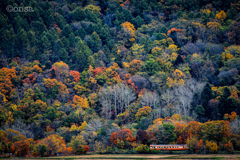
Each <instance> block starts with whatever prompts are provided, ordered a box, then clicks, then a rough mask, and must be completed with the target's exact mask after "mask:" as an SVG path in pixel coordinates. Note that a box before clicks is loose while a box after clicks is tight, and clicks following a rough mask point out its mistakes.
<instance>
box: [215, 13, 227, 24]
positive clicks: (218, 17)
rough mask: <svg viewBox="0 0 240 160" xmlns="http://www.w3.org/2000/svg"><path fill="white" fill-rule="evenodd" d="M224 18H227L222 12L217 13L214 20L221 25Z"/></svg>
mask: <svg viewBox="0 0 240 160" xmlns="http://www.w3.org/2000/svg"><path fill="white" fill-rule="evenodd" d="M226 17H227V16H226V13H225V12H224V11H220V12H217V14H216V17H215V19H216V20H219V21H221V22H222V23H223V22H224V20H225V19H226Z"/></svg>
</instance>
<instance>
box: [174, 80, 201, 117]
mask: <svg viewBox="0 0 240 160" xmlns="http://www.w3.org/2000/svg"><path fill="white" fill-rule="evenodd" d="M204 85H205V83H203V82H198V81H196V80H194V79H190V80H188V81H186V82H185V84H184V85H180V86H178V87H176V88H174V90H173V92H174V95H175V97H176V99H177V105H176V106H177V107H179V108H180V110H181V111H180V112H181V113H182V115H184V116H189V115H190V109H191V102H192V99H193V96H194V94H196V93H197V94H200V93H201V92H202V90H203V87H204Z"/></svg>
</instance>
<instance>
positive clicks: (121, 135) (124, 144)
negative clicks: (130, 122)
mask: <svg viewBox="0 0 240 160" xmlns="http://www.w3.org/2000/svg"><path fill="white" fill-rule="evenodd" d="M135 140H136V138H134V137H133V135H132V131H131V130H130V129H127V128H125V129H122V130H120V131H117V132H113V133H112V134H111V137H110V142H111V143H112V144H113V146H116V147H118V148H121V149H127V148H132V142H134V141H135Z"/></svg>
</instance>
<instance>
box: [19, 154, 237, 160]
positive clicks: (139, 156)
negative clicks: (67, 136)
mask: <svg viewBox="0 0 240 160" xmlns="http://www.w3.org/2000/svg"><path fill="white" fill-rule="evenodd" d="M31 159H33V158H31ZM36 159H45V160H53V159H61V160H69V159H74V160H75V159H79V160H84V159H91V160H99V159H100V160H104V159H105V160H114V159H121V160H127V159H136V160H141V159H147V160H151V159H179V160H180V159H205V160H206V159H231V160H237V159H240V154H206V155H205V154H181V155H180V154H179V155H177V154H176V155H171V154H166V155H159V154H151V155H150V154H149V155H148V154H129V155H128V154H107V155H102V154H95V155H78V156H58V157H40V158H36ZM21 160H23V159H21ZM24 160H27V159H26V158H24Z"/></svg>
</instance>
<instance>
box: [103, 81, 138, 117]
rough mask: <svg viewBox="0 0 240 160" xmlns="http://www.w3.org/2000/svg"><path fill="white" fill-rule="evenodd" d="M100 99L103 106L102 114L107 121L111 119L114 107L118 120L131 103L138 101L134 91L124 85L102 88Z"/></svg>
mask: <svg viewBox="0 0 240 160" xmlns="http://www.w3.org/2000/svg"><path fill="white" fill-rule="evenodd" d="M99 97H100V102H101V104H102V106H103V108H102V111H103V112H102V113H103V114H104V115H105V116H106V118H107V119H110V118H111V113H112V107H113V108H114V109H113V110H114V115H115V118H117V115H118V114H119V113H123V112H124V111H125V109H126V108H127V107H128V106H129V105H130V103H131V102H133V100H135V99H136V97H135V93H134V91H133V90H132V89H130V88H128V86H126V85H124V84H117V85H114V86H110V87H104V88H102V89H101V91H100V92H99Z"/></svg>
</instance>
